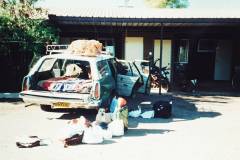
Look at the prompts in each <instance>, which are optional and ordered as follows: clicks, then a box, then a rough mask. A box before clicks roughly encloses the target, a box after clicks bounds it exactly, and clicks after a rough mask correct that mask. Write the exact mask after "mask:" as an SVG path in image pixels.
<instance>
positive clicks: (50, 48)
mask: <svg viewBox="0 0 240 160" xmlns="http://www.w3.org/2000/svg"><path fill="white" fill-rule="evenodd" d="M68 46H69V45H66V44H61V45H59V44H51V45H47V47H46V54H47V55H51V54H52V53H61V51H64V50H66V49H68Z"/></svg>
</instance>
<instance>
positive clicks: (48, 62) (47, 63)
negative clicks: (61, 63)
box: [38, 58, 56, 72]
mask: <svg viewBox="0 0 240 160" xmlns="http://www.w3.org/2000/svg"><path fill="white" fill-rule="evenodd" d="M55 61H56V59H53V58H49V59H45V60H44V61H43V63H42V65H41V67H40V68H39V71H38V72H45V71H50V70H51V69H52V67H53V64H54V63H55Z"/></svg>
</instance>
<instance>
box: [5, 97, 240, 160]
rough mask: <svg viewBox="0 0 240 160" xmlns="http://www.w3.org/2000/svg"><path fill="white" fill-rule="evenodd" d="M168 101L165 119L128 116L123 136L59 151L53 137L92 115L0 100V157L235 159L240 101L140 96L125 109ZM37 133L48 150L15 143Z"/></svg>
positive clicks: (27, 159)
mask: <svg viewBox="0 0 240 160" xmlns="http://www.w3.org/2000/svg"><path fill="white" fill-rule="evenodd" d="M160 99H162V100H166V99H167V100H172V101H173V115H172V117H171V118H169V119H142V118H130V119H129V130H128V131H127V132H126V133H125V135H124V136H123V137H118V138H113V139H111V140H107V141H104V143H103V144H97V145H89V144H82V145H77V146H71V147H68V148H64V147H63V145H62V144H61V143H59V142H58V140H56V137H57V136H58V135H59V134H61V133H60V132H61V129H62V126H63V125H64V124H66V122H67V121H68V120H70V119H72V118H77V117H79V116H81V115H84V116H86V117H88V118H89V119H91V120H93V119H94V116H95V115H94V112H93V111H77V112H74V113H69V112H45V111H42V110H41V109H40V107H39V106H36V105H33V106H29V107H24V106H25V104H24V103H22V102H19V101H16V102H0V131H1V132H0V135H1V136H0V159H8V160H17V159H21V160H38V159H39V160H43V159H44V160H53V159H58V160H63V159H70V160H75V159H76V160H79V159H84V160H87V159H98V160H100V159H103V160H108V159H109V160H113V159H121V160H124V159H138V160H146V159H148V160H150V159H154V160H156V159H168V160H169V159H174V160H175V159H184V160H228V159H229V160H238V159H240V138H239V135H240V123H239V122H240V116H239V115H240V105H239V104H240V98H239V97H238V96H235V95H232V94H230V95H224V94H218V93H217V94H216V93H214V94H194V95H188V94H182V93H172V94H168V95H161V96H159V95H158V94H152V95H151V96H143V95H139V96H138V98H136V99H134V100H128V102H129V103H128V105H129V108H130V109H134V108H136V107H137V105H138V104H139V103H140V102H144V103H143V106H144V108H148V107H149V109H150V106H149V105H148V104H149V103H153V102H154V101H157V100H160ZM21 135H36V136H39V137H42V138H47V139H49V140H51V144H50V145H49V146H40V147H35V148H26V149H21V148H17V147H16V144H15V139H16V137H18V136H21Z"/></svg>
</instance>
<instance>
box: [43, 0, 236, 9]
mask: <svg viewBox="0 0 240 160" xmlns="http://www.w3.org/2000/svg"><path fill="white" fill-rule="evenodd" d="M189 3H190V5H189V7H188V8H191V9H228V10H231V9H239V8H240V0H189ZM123 4H124V0H40V2H39V3H38V5H40V6H42V7H45V8H58V9H61V8H69V9H71V8H83V7H92V8H98V7H99V8H104V7H117V6H121V5H123ZM129 5H132V6H134V7H137V8H144V7H146V6H145V4H144V0H130V1H129Z"/></svg>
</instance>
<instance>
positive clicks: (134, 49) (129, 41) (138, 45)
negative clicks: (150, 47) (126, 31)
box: [124, 37, 143, 60]
mask: <svg viewBox="0 0 240 160" xmlns="http://www.w3.org/2000/svg"><path fill="white" fill-rule="evenodd" d="M124 57H125V59H126V60H134V59H139V60H142V59H143V37H125V56H124Z"/></svg>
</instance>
